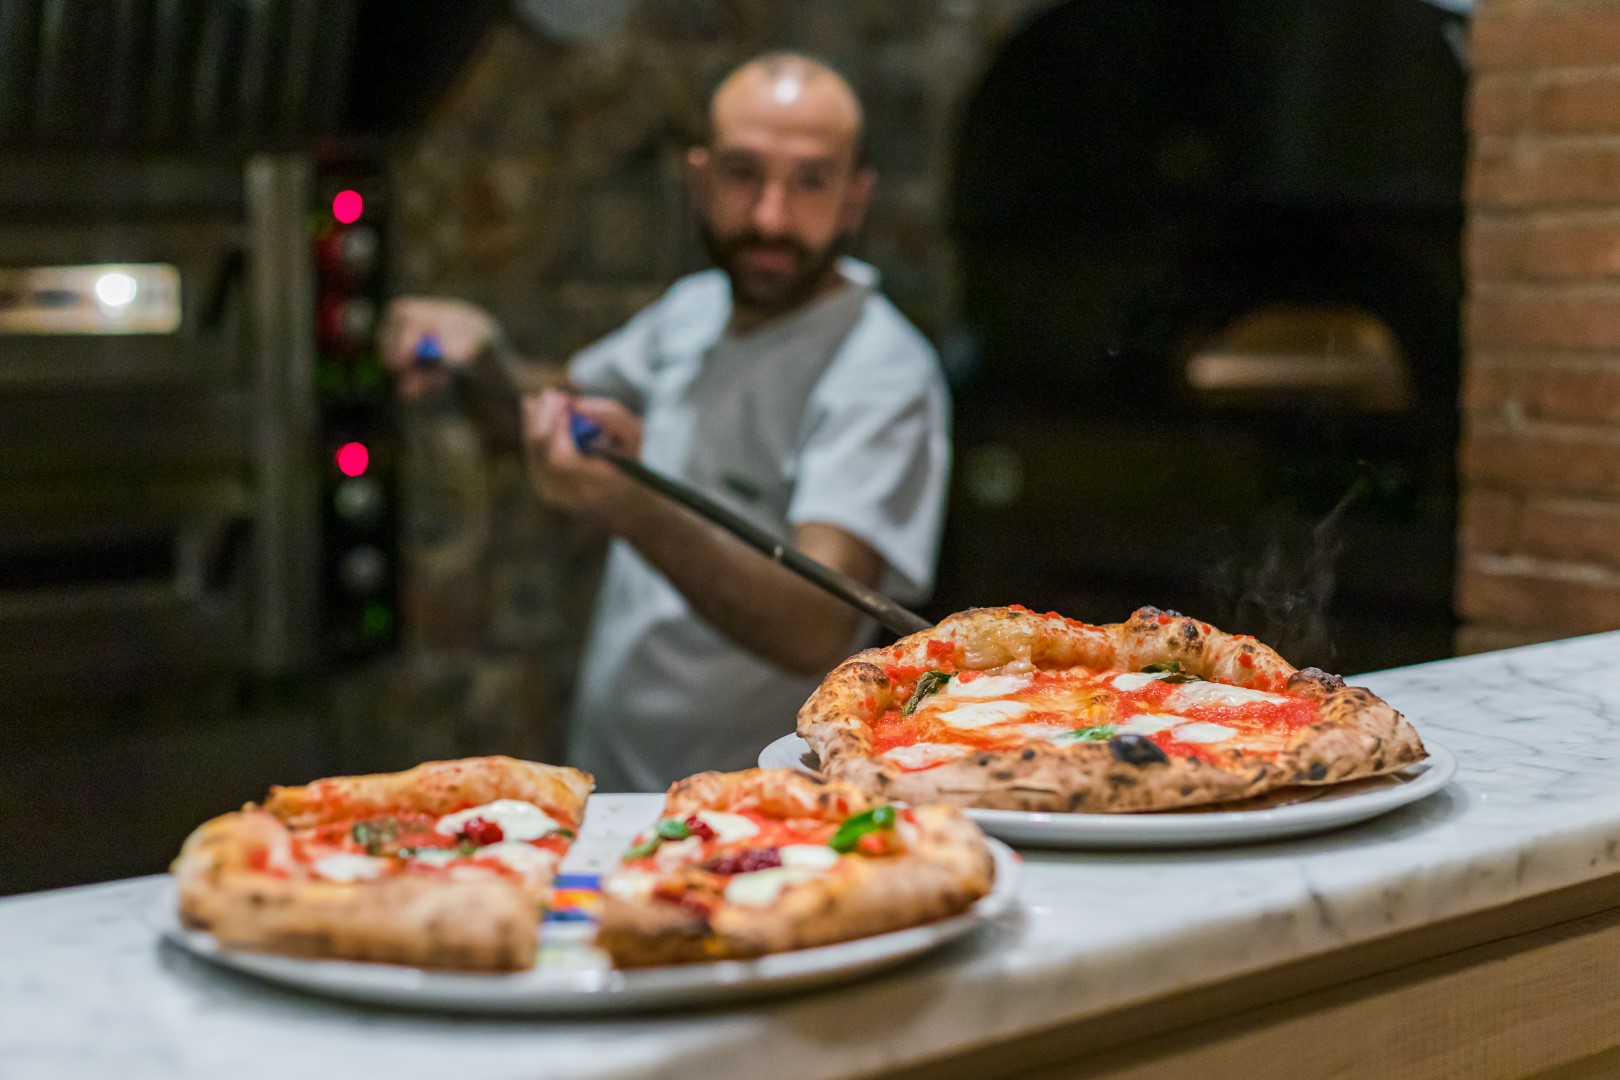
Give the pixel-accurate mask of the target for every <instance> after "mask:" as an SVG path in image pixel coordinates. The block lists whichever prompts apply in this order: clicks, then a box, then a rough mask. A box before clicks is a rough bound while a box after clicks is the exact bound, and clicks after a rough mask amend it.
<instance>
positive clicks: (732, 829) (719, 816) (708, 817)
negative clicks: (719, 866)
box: [693, 810, 759, 844]
mask: <svg viewBox="0 0 1620 1080" xmlns="http://www.w3.org/2000/svg"><path fill="white" fill-rule="evenodd" d="M693 816H694V817H696V818H697V819H698V820H699V821H701V822H703V824H705V825H707V826H708V827H709V828H711V829H713V830H714V838H715V839H716V840H717V841H719V842H720V843H722V844H735V843H736V842H737V841H739V840H747V839H748V838H749V837H751V836H758V835H759V826H758V825H755V824H754V823H753V822H752V821H749V820H748V819H747V818H745V817H743V816H742V815H741V814H728V813H726V812H725V811H724V810H699V811H698V812H697V813H696V814H695V815H693Z"/></svg>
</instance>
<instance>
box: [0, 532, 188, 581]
mask: <svg viewBox="0 0 1620 1080" xmlns="http://www.w3.org/2000/svg"><path fill="white" fill-rule="evenodd" d="M177 551H178V546H177V544H176V542H175V536H174V534H173V533H172V532H167V531H161V530H158V531H153V532H150V533H140V534H135V535H124V536H117V537H104V538H97V539H93V540H76V541H73V542H70V543H56V544H50V545H33V546H25V547H21V548H16V549H12V550H9V551H3V552H0V590H5V591H10V590H13V589H63V588H74V587H79V586H95V585H115V584H133V583H138V582H155V581H171V580H173V579H174V577H175V575H176V574H177V572H178V571H179V559H178V556H177Z"/></svg>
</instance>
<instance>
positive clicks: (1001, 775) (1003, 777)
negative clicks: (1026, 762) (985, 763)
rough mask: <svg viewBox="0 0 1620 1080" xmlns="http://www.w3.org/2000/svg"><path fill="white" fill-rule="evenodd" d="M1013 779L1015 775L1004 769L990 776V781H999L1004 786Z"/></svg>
mask: <svg viewBox="0 0 1620 1080" xmlns="http://www.w3.org/2000/svg"><path fill="white" fill-rule="evenodd" d="M1012 778H1013V774H1012V772H1011V771H1010V770H1008V769H1002V770H1000V771H998V772H993V773H991V774H990V779H992V780H996V781H999V782H1000V783H1003V784H1005V783H1007V782H1008V781H1009V780H1011V779H1012Z"/></svg>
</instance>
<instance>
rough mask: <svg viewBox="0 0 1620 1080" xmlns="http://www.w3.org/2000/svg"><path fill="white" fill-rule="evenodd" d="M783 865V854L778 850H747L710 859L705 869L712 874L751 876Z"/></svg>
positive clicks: (704, 865)
mask: <svg viewBox="0 0 1620 1080" xmlns="http://www.w3.org/2000/svg"><path fill="white" fill-rule="evenodd" d="M781 865H782V852H781V850H780V849H778V848H746V849H744V850H742V851H734V852H732V853H731V854H729V855H720V856H717V857H715V858H713V859H710V860H709V861H708V862H706V863H704V864H703V869H705V870H707V871H709V873H711V874H749V873H752V872H754V871H755V870H769V869H771V868H772V867H775V866H781Z"/></svg>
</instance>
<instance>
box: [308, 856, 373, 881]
mask: <svg viewBox="0 0 1620 1080" xmlns="http://www.w3.org/2000/svg"><path fill="white" fill-rule="evenodd" d="M387 865H388V863H387V860H385V859H377V858H373V857H372V856H370V855H349V854H339V855H327V856H325V857H324V858H320V859H316V860H315V862H314V863H313V864H312V865H311V866H310V869H311V870H313V871H315V876H316V877H319V878H324V879H326V880H327V881H370V880H371V879H372V878H376V877H381V876H382V872H383V868H384V867H386V866H387Z"/></svg>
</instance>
